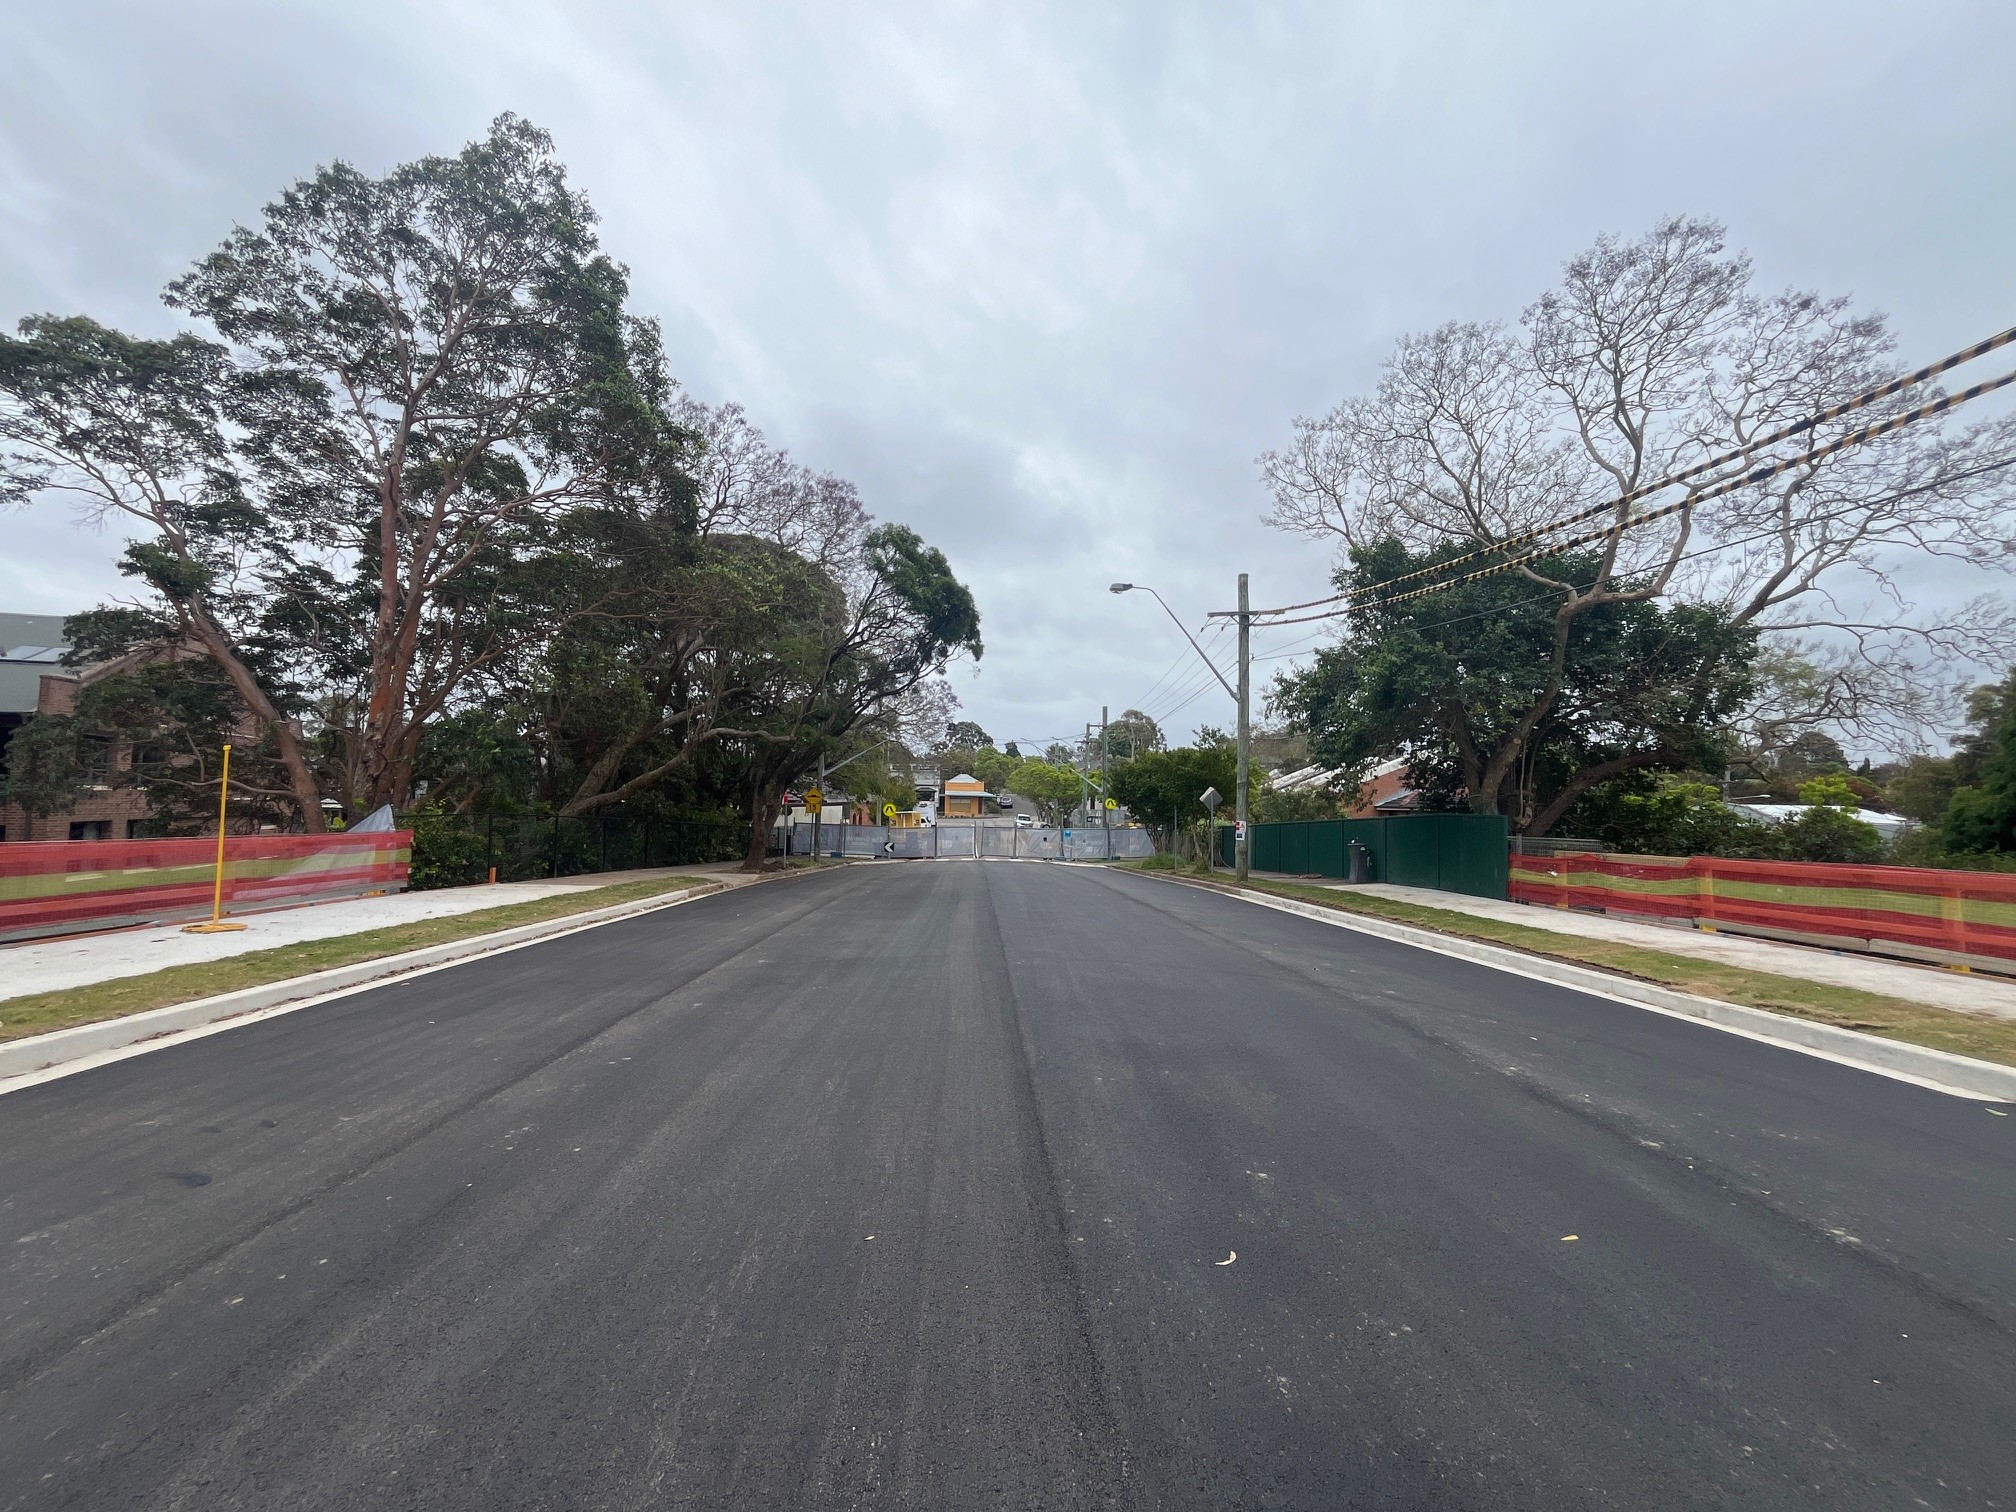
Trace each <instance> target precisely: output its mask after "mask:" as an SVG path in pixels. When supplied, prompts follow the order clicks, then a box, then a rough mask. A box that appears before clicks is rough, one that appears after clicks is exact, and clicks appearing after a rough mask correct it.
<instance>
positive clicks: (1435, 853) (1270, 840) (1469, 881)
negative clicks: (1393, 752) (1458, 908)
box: [1218, 814, 1510, 898]
mask: <svg viewBox="0 0 2016 1512" xmlns="http://www.w3.org/2000/svg"><path fill="white" fill-rule="evenodd" d="M1218 835H1219V843H1218V859H1219V860H1220V861H1221V862H1222V863H1223V864H1224V865H1226V866H1231V865H1233V864H1234V859H1233V853H1232V846H1233V840H1232V830H1231V828H1230V826H1227V827H1225V828H1222V829H1220V830H1219V832H1218ZM1354 840H1356V841H1357V842H1359V843H1360V844H1361V845H1363V846H1364V847H1365V848H1366V849H1367V850H1369V851H1370V852H1371V853H1372V880H1373V881H1375V882H1393V883H1397V884H1399V885H1400V886H1402V887H1432V888H1436V889H1438V890H1440V891H1442V892H1457V893H1469V894H1471V895H1473V896H1475V897H1479V898H1502V897H1504V896H1505V884H1506V864H1507V857H1508V852H1509V849H1510V841H1509V838H1508V835H1507V830H1506V825H1505V818H1504V816H1503V815H1502V814H1400V815H1395V816H1394V817H1392V818H1390V819H1307V820H1297V821H1295V822H1292V823H1287V824H1256V825H1254V826H1253V860H1252V865H1253V870H1255V871H1257V872H1288V873H1290V874H1292V875H1300V876H1308V875H1311V874H1312V873H1313V874H1314V875H1316V876H1322V877H1344V876H1348V875H1349V874H1350V845H1351V842H1352V841H1354Z"/></svg>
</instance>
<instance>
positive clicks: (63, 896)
mask: <svg viewBox="0 0 2016 1512" xmlns="http://www.w3.org/2000/svg"><path fill="white" fill-rule="evenodd" d="M412 849H413V835H412V832H411V831H410V830H381V831H377V832H375V833H354V832H353V833H348V834H341V833H339V834H330V835H242V836H239V837H237V838H233V839H226V840H225V842H224V911H225V912H226V913H245V912H251V911H253V910H257V909H262V908H284V907H287V906H288V905H290V904H295V903H320V902H326V901H328V900H330V899H332V898H347V897H356V896H358V895H359V894H362V893H369V892H397V891H399V890H401V889H403V888H404V887H405V886H406V876H407V867H408V863H409V862H410V860H411V858H412ZM216 864H217V841H216V840H215V838H214V837H213V838H212V839H208V840H66V841H48V842H43V841H32V840H31V841H19V842H14V843H10V844H6V845H0V940H27V939H34V938H36V937H38V936H43V935H60V934H76V933H79V932H82V931H85V930H93V929H117V928H120V927H121V926H124V925H129V924H151V923H157V922H165V921H168V920H173V919H193V918H197V917H200V916H203V915H207V914H208V913H209V912H210V897H211V889H212V887H213V885H214V883H215V880H216V874H217V873H216Z"/></svg>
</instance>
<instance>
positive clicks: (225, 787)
mask: <svg viewBox="0 0 2016 1512" xmlns="http://www.w3.org/2000/svg"><path fill="white" fill-rule="evenodd" d="M230 802H231V744H230V742H229V741H226V742H225V744H224V769H223V771H221V772H220V773H219V774H218V776H217V880H216V882H215V884H214V885H213V886H212V887H211V890H210V920H209V922H208V923H206V924H184V925H183V926H182V933H184V934H233V933H236V932H237V931H238V930H241V929H243V928H244V927H245V926H244V925H243V924H228V923H226V922H225V921H224V814H225V810H226V809H227V808H228V807H229V805H230Z"/></svg>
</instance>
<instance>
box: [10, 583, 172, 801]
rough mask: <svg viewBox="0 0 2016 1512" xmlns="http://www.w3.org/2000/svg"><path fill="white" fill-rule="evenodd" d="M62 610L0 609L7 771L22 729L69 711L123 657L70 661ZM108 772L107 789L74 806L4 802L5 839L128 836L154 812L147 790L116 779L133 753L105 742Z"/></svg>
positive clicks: (101, 754)
mask: <svg viewBox="0 0 2016 1512" xmlns="http://www.w3.org/2000/svg"><path fill="white" fill-rule="evenodd" d="M67 649H68V647H67V646H66V644H65V643H64V640H63V616H62V615H60V614H0V771H4V770H6V764H7V750H8V747H9V746H10V745H11V744H12V742H13V739H14V736H15V733H16V732H17V731H19V730H20V729H21V728H22V727H23V726H24V725H26V724H27V723H28V722H29V721H30V720H32V719H35V718H37V717H38V716H40V715H44V714H68V713H69V712H70V711H71V710H72V709H74V708H75V707H76V706H77V695H78V693H79V692H80V691H81V690H82V689H83V688H85V687H86V686H88V685H89V684H90V683H91V682H92V681H94V680H95V679H97V678H99V677H104V676H106V675H108V674H109V673H111V672H113V671H116V670H118V669H120V668H121V667H122V666H124V665H125V663H123V662H108V663H106V664H105V665H103V666H99V667H83V668H78V667H66V666H64V665H63V653H64V651H66V650H67ZM96 754H97V758H98V760H99V761H100V762H101V763H102V767H101V770H102V773H103V775H104V777H105V779H106V782H105V785H104V787H103V790H102V792H94V793H91V794H90V795H88V796H86V797H84V798H82V799H80V800H79V801H78V802H77V804H76V805H75V806H74V807H73V808H71V809H70V810H69V812H67V813H62V814H47V815H41V816H32V815H30V814H28V813H27V812H25V811H24V810H23V809H22V808H21V807H20V805H18V804H13V803H4V802H0V841H13V840H124V839H128V838H130V837H131V836H132V835H133V833H134V831H135V829H136V827H137V826H139V825H141V824H143V823H144V822H145V821H146V819H147V814H148V808H147V796H146V794H144V793H142V792H140V791H138V790H137V789H134V788H118V789H115V788H113V787H112V786H111V785H110V778H111V776H112V773H113V772H114V771H115V770H118V769H119V768H121V767H123V766H124V764H125V763H126V762H127V761H128V760H129V759H130V756H129V753H128V752H126V751H124V750H121V749H116V748H115V747H114V746H113V745H112V744H111V743H110V742H106V743H105V744H104V746H103V749H102V750H100V751H99V752H97V753H96Z"/></svg>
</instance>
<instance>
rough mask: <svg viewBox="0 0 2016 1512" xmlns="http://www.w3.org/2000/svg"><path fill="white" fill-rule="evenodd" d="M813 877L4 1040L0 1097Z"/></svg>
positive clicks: (644, 902)
mask: <svg viewBox="0 0 2016 1512" xmlns="http://www.w3.org/2000/svg"><path fill="white" fill-rule="evenodd" d="M814 875H817V870H806V871H803V872H796V871H790V872H779V873H776V874H774V875H765V876H756V877H750V878H747V879H746V880H744V879H738V880H736V881H732V882H703V883H701V884H700V885H698V886H696V887H682V888H680V889H679V890H678V891H676V892H669V893H660V894H658V895H657V896H655V897H650V898H637V899H633V900H632V901H630V902H628V903H612V904H610V905H609V906H608V907H606V908H594V909H589V910H587V911H586V912H583V913H575V914H565V915H563V916H561V917H560V918H557V919H542V920H540V921H539V922H538V923H535V924H520V925H518V926H516V927H515V928H511V929H500V930H497V931H495V932H493V933H490V934H480V935H471V936H469V937H468V938H467V939H462V940H450V941H448V942H446V943H445V944H441V945H429V946H426V947H424V948H423V949H420V950H409V951H403V952H401V953H400V954H398V955H388V956H377V957H375V958H373V959H372V960H369V961H357V962H354V963H353V964H351V965H348V966H335V967H331V968H330V969H329V970H327V971H317V972H313V973H311V974H309V975H307V976H299V977H289V978H288V979H287V980H285V981H282V982H268V983H266V984H265V985H263V986H259V987H246V988H243V989H241V990H239V991H237V992H227V993H223V994H220V995H219V996H216V997H207V998H197V999H195V1000H193V1001H191V1002H187V1003H174V1004H171V1005H170V1006H168V1007H166V1008H152V1009H149V1010H147V1011H146V1012H144V1013H130V1014H127V1015H125V1016H124V1017H121V1018H113V1019H103V1020H100V1021H98V1022H96V1023H90V1024H77V1025H75V1026H73V1027H71V1028H68V1029H55V1030H51V1031H50V1032H49V1033H47V1034H35V1035H28V1036H26V1037H24V1038H22V1039H18V1040H9V1041H5V1042H0V1095H5V1094H6V1093H8V1092H12V1091H15V1090H17V1089H18V1088H21V1087H26V1086H33V1085H36V1084H37V1083H40V1082H44V1081H49V1080H52V1079H53V1078H54V1077H57V1076H62V1075H68V1074H69V1073H71V1072H72V1071H81V1070H86V1069H88V1066H86V1065H84V1064H80V1062H87V1061H88V1062H89V1065H103V1064H106V1063H107V1062H109V1061H112V1060H123V1059H125V1058H126V1056H128V1055H131V1054H139V1053H142V1052H143V1051H145V1050H150V1049H161V1048H165V1047H166V1045H168V1044H170V1043H176V1042H179V1041H181V1040H184V1039H192V1038H196V1037H198V1036H200V1035H203V1034H208V1033H215V1032H217V1031H219V1030H222V1029H229V1028H235V1027H237V1026H238V1025H239V1024H241V1023H252V1022H256V1021H257V1020H259V1019H265V1018H272V1017H275V1016H277V1015H278V1014H280V1013H288V1012H292V1011H294V1010H295V1009H298V1008H307V1007H309V1006H311V1005H313V1004H315V1003H321V1002H327V1001H329V1000H330V999H331V998H337V997H346V996H348V995H349V994H351V993H353V992H361V991H363V990H364V989H365V988H368V987H373V986H377V985H378V984H380V983H381V982H384V981H387V980H390V979H391V978H393V977H399V976H408V975H411V974H413V973H416V972H424V971H431V970H437V969H439V968H441V967H444V966H455V965H460V964H461V963H462V962H464V961H469V960H473V959H476V958H477V957H479V956H488V955H496V954H499V953H501V952H503V951H507V950H516V949H518V948H520V947H522V946H525V945H533V944H537V943H538V942H540V941H542V940H548V939H552V938H554V937H555V936H558V935H563V934H573V933H574V932H576V931H577V930H583V929H593V928H595V927H597V926H598V925H602V924H613V923H615V922H616V921H617V920H619V919H628V918H633V917H635V916H636V915H638V914H645V913H652V912H654V911H656V910H658V909H661V908H672V907H676V906H677V905H678V904H681V903H690V902H692V901H693V900H694V899H695V898H704V897H709V896H711V895H712V894H714V893H720V892H730V891H733V890H734V889H736V888H740V887H748V886H752V885H754V884H756V883H760V882H778V881H782V880H784V879H785V878H786V877H796V876H814Z"/></svg>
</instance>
